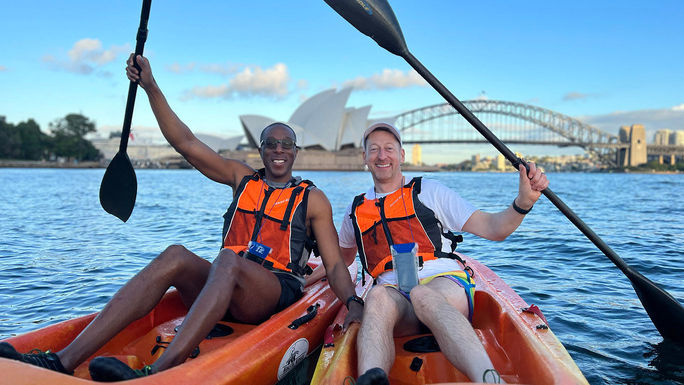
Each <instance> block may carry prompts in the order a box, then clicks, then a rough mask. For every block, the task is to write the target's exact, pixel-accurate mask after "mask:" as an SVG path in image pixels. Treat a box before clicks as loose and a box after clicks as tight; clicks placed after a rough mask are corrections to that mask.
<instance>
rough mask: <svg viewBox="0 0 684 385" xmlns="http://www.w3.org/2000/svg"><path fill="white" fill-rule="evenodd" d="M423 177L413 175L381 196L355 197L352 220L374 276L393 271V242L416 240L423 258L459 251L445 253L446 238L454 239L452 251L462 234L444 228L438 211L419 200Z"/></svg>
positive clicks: (363, 256)
mask: <svg viewBox="0 0 684 385" xmlns="http://www.w3.org/2000/svg"><path fill="white" fill-rule="evenodd" d="M420 186H421V178H420V177H417V178H413V179H412V180H411V181H410V182H409V183H408V184H406V185H405V186H403V187H402V188H400V189H399V190H397V191H395V192H393V193H391V194H389V195H387V196H384V197H382V198H378V199H373V200H370V199H366V198H365V194H361V195H358V196H356V197H355V198H354V202H353V203H352V208H351V219H352V224H353V226H354V237H355V239H356V245H357V248H358V253H359V258H360V259H361V264H362V265H363V268H364V269H365V270H366V271H367V272H368V273H369V274H370V275H371V276H373V278H377V276H378V275H380V274H381V273H383V272H385V271H387V270H392V252H391V250H390V245H395V244H402V243H411V242H415V243H416V244H417V245H418V257H419V259H420V260H421V264H422V262H423V261H428V260H431V259H436V258H441V257H448V258H455V254H448V253H444V252H442V238H441V236H442V235H443V236H445V237H446V238H448V239H450V240H451V244H452V251H453V250H454V249H455V248H456V242H457V239H458V237H456V236H455V235H453V234H452V233H450V232H443V231H442V224H441V223H440V222H439V221H438V220H437V217H436V216H435V213H434V212H433V211H432V210H431V209H430V208H428V207H427V206H425V205H424V204H423V203H422V202H421V201H420V200H419V199H418V194H419V193H420Z"/></svg>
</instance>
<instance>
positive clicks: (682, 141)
mask: <svg viewBox="0 0 684 385" xmlns="http://www.w3.org/2000/svg"><path fill="white" fill-rule="evenodd" d="M669 144H670V145H671V146H684V130H677V131H674V132H672V133H671V134H670V140H669Z"/></svg>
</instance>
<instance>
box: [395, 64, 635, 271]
mask: <svg viewBox="0 0 684 385" xmlns="http://www.w3.org/2000/svg"><path fill="white" fill-rule="evenodd" d="M402 57H403V58H404V59H405V60H406V61H407V62H408V63H409V64H410V65H411V67H413V68H414V69H415V70H416V71H417V72H418V73H419V74H420V75H421V76H422V77H423V78H424V79H425V80H426V81H427V82H428V83H429V84H430V85H431V86H432V87H433V88H434V89H435V90H436V91H437V92H439V94H440V95H442V97H444V99H446V101H447V102H449V104H451V105H452V106H453V107H454V108H455V109H456V111H458V112H459V114H461V116H463V118H464V119H465V120H467V121H468V122H469V123H470V124H471V125H472V126H473V127H475V129H476V130H477V131H479V132H480V134H482V136H484V137H485V139H487V141H489V142H490V143H491V144H492V145H493V146H494V147H496V149H497V150H499V152H500V153H501V154H503V156H504V157H506V159H507V160H508V161H509V162H511V163H512V164H513V166H515V167H516V168H517V167H518V165H519V164H521V163H522V164H524V165H525V166H526V167H527V165H526V164H525V162H524V161H523V160H522V159H520V158H518V157H517V156H515V154H514V153H513V151H511V150H510V149H509V148H508V147H507V146H506V145H505V144H504V143H503V142H502V141H501V140H499V138H497V137H496V135H494V133H492V132H491V131H490V130H489V128H487V126H485V125H484V123H482V122H481V121H480V119H478V118H477V117H476V116H475V115H474V114H473V113H472V112H471V111H470V110H469V109H468V108H467V107H466V106H464V105H463V103H461V101H460V100H458V98H456V97H455V96H454V95H453V94H452V93H451V92H450V91H449V90H448V89H447V88H446V87H445V86H444V85H443V84H442V83H441V82H440V81H439V80H438V79H437V78H435V76H434V75H432V73H431V72H430V71H429V70H428V69H427V68H425V66H423V64H422V63H421V62H420V61H418V59H416V58H415V57H414V56H413V55H412V54H411V53H410V52H406V53H405V54H403V55H402ZM542 193H543V194H544V195H545V196H546V197H547V198H548V199H549V200H550V201H551V203H553V204H554V205H555V206H556V207H557V208H558V210H560V211H561V212H562V213H563V214H565V216H566V217H568V219H569V220H570V222H572V223H573V224H574V225H575V226H577V228H578V229H579V230H580V231H581V232H582V233H583V234H584V235H586V237H587V238H589V239H590V240H591V241H592V242H593V243H594V244H595V245H596V247H598V248H599V249H600V250H601V251H603V252H604V253H605V254H606V256H607V257H608V258H609V259H610V260H611V261H612V262H613V263H614V264H615V265H617V267H619V268H620V270H622V271H623V272H627V270H631V269H630V267H629V266H628V265H627V264H626V263H625V262H624V261H623V260H622V259H621V258H620V257H619V256H618V255H617V254H616V253H615V252H614V251H613V249H611V248H610V246H608V245H607V244H606V243H605V242H603V240H602V239H601V238H600V237H599V236H598V235H596V233H594V231H592V230H591V229H590V228H589V226H587V225H586V224H585V223H584V222H583V221H582V220H581V219H580V218H579V217H578V216H577V215H576V214H575V213H574V212H573V211H572V210H571V209H570V207H568V206H567V205H566V204H565V203H564V202H563V201H562V200H561V199H560V198H558V196H557V195H556V194H555V193H554V192H553V191H551V189H550V188H546V189H544V190H543V191H542Z"/></svg>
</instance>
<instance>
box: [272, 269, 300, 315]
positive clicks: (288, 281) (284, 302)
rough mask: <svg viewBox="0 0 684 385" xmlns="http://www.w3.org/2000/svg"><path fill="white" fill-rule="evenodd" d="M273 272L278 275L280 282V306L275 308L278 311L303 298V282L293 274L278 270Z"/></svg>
mask: <svg viewBox="0 0 684 385" xmlns="http://www.w3.org/2000/svg"><path fill="white" fill-rule="evenodd" d="M273 274H275V275H276V277H278V281H279V282H280V298H279V299H278V306H277V307H276V310H275V311H276V313H277V312H279V311H281V310H284V309H285V308H286V307H288V306H290V305H292V304H293V303H295V302H297V301H298V300H299V299H300V298H302V295H303V294H304V293H303V292H302V282H301V281H300V280H298V279H297V278H295V277H294V276H293V275H291V274H287V273H276V272H274V273H273Z"/></svg>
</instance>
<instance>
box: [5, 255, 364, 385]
mask: <svg viewBox="0 0 684 385" xmlns="http://www.w3.org/2000/svg"><path fill="white" fill-rule="evenodd" d="M350 274H351V276H352V277H354V278H355V277H356V266H355V264H353V265H352V266H351V267H350ZM341 306H342V303H341V301H340V300H339V299H338V298H337V297H336V296H335V294H334V293H333V291H332V289H331V288H330V287H329V285H328V282H327V281H325V280H321V281H319V282H316V283H314V284H312V285H310V286H308V287H307V288H305V291H304V296H303V297H302V298H301V299H300V300H299V301H297V302H296V303H295V304H293V305H291V306H290V307H288V308H287V309H285V310H283V311H281V312H279V313H277V314H275V315H273V316H272V317H271V318H270V319H268V320H267V321H265V322H263V323H261V324H260V325H248V324H241V323H237V322H223V321H222V322H220V323H219V325H221V326H219V325H217V328H215V331H218V332H223V333H218V334H225V332H227V331H228V330H232V333H230V334H229V335H219V336H215V337H212V338H210V339H209V338H208V339H205V340H203V341H202V343H201V344H200V345H199V355H198V356H197V357H196V358H190V359H188V360H186V362H185V363H183V364H181V365H179V366H176V367H173V368H170V369H168V370H164V371H162V372H159V373H157V374H154V375H152V376H149V377H143V378H139V379H135V380H130V381H125V383H126V384H131V385H135V384H246V383H249V384H274V383H276V382H277V381H278V380H279V379H281V378H283V377H284V376H285V375H286V374H287V373H288V372H289V371H290V370H291V369H292V368H294V367H295V366H296V365H297V364H298V363H300V362H301V361H302V360H303V359H304V358H306V357H307V356H308V355H310V354H311V353H313V352H314V351H316V350H317V348H318V347H319V346H320V345H321V344H322V342H323V335H324V331H325V330H326V328H327V327H328V326H329V325H330V324H331V322H332V321H333V319H334V317H335V316H336V314H337V313H338V310H339V309H340V307H341ZM186 311H187V310H186V308H185V306H184V305H183V303H182V302H181V300H180V296H179V295H178V293H177V292H176V291H175V290H172V291H169V292H168V293H167V294H166V295H165V296H164V298H163V299H162V300H161V302H160V303H159V304H158V305H157V306H156V307H155V309H154V310H152V311H151V312H150V313H149V314H148V315H146V316H145V317H143V318H141V319H139V320H137V321H135V322H133V323H132V324H131V325H129V326H128V327H127V328H126V329H124V330H123V331H121V332H120V333H119V334H118V335H117V336H116V337H114V338H113V339H112V340H111V341H110V342H109V343H107V344H106V345H105V346H103V347H102V348H101V349H100V350H98V351H97V352H96V353H95V354H93V356H92V357H90V358H89V359H88V360H87V361H86V362H84V363H83V364H81V365H80V366H79V367H78V368H76V370H75V371H74V376H69V375H65V374H61V373H57V372H53V371H50V370H46V369H43V368H39V367H35V366H31V365H26V364H23V363H21V362H18V361H14V360H8V359H2V358H0V372H2V373H3V378H4V381H7V383H11V384H16V385H28V384H46V383H59V384H93V383H95V382H94V381H92V380H91V379H90V376H89V373H88V363H89V361H90V360H91V359H92V358H94V357H96V356H113V357H116V358H118V359H120V360H121V361H123V362H125V363H127V364H129V365H130V366H131V367H134V368H140V367H142V366H143V365H148V364H151V363H153V362H154V361H155V360H156V359H157V358H159V356H160V355H161V354H162V353H163V351H164V349H165V346H166V345H168V344H167V342H169V341H171V340H172V339H173V336H174V335H175V331H174V329H175V328H176V327H177V326H178V325H180V324H181V322H182V321H183V318H184V316H185V314H186ZM312 312H315V315H313V316H312V315H311V313H312ZM95 315H96V314H91V315H88V316H84V317H80V318H76V319H73V320H67V321H64V322H61V323H58V324H55V325H51V326H48V327H46V328H43V329H40V330H36V331H33V332H29V333H26V334H23V335H20V336H16V337H12V338H9V339H7V340H5V341H7V342H9V343H11V344H12V345H13V346H14V347H15V348H16V349H17V350H18V351H20V352H27V351H29V350H31V349H35V348H37V349H40V350H48V349H49V350H51V351H59V350H60V349H62V348H64V347H65V346H66V345H67V344H68V343H69V342H71V341H72V340H73V339H74V338H75V337H76V336H77V335H78V334H79V333H80V332H81V330H83V328H85V327H86V326H87V325H88V323H89V322H90V321H91V320H92V319H93V318H94V317H95ZM307 315H308V317H311V319H310V320H309V321H308V322H305V323H303V324H302V325H301V326H299V327H297V328H294V329H293V328H290V327H289V326H290V325H291V324H292V322H293V321H295V320H297V319H300V318H302V317H305V316H307ZM308 317H307V318H308ZM219 329H220V330H219ZM122 383H123V382H122Z"/></svg>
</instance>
